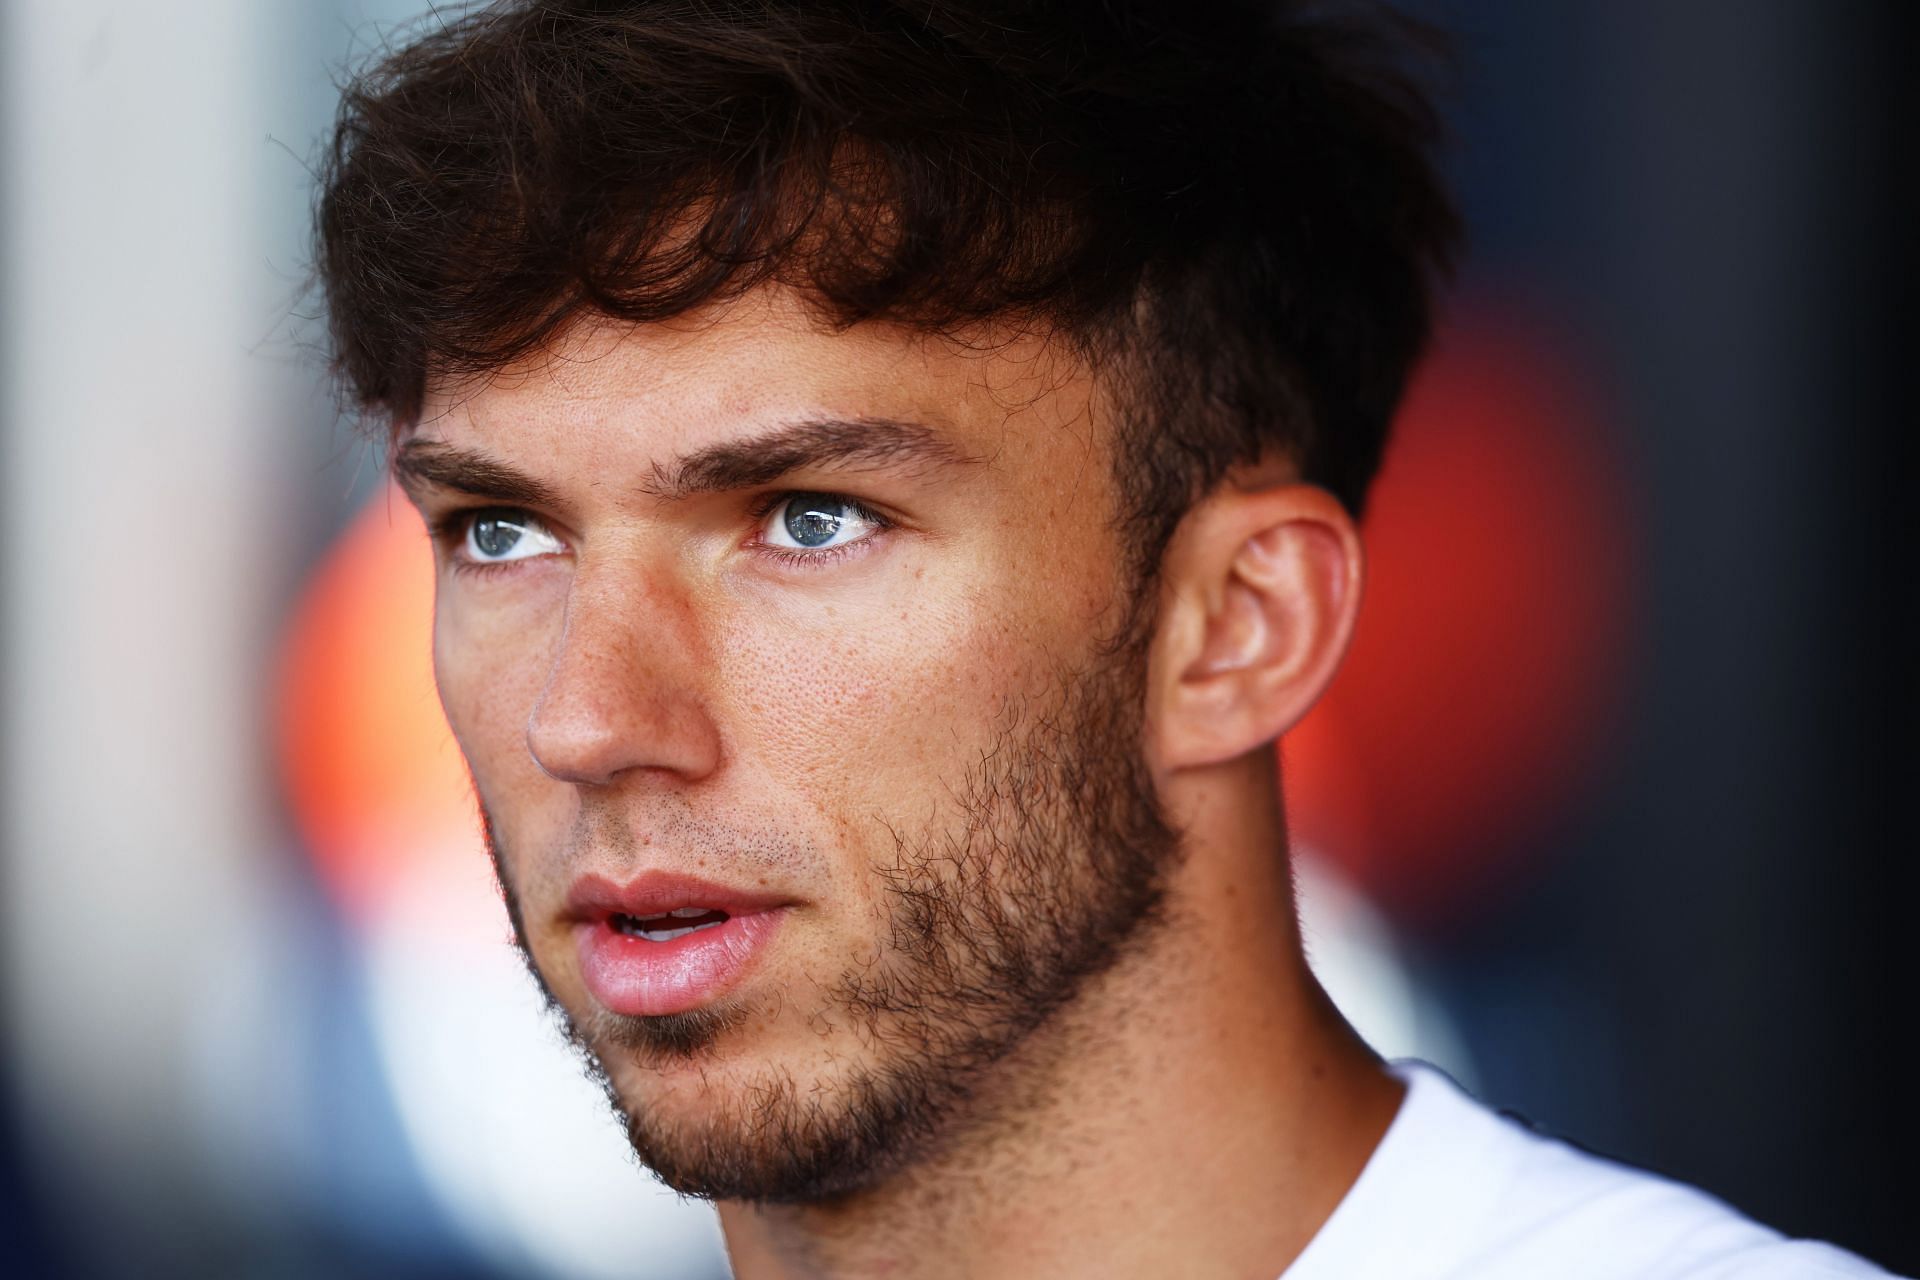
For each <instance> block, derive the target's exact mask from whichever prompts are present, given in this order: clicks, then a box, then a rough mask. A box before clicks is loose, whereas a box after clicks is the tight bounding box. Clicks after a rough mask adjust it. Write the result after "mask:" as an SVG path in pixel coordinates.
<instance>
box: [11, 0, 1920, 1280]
mask: <svg viewBox="0 0 1920 1280" xmlns="http://www.w3.org/2000/svg"><path fill="white" fill-rule="evenodd" d="M1405 7H1407V8H1409V9H1410V10H1412V11H1413V12H1416V13H1418V14H1421V15H1423V16H1426V17H1430V18H1433V19H1435V20H1436V21H1438V22H1440V23H1441V24H1443V25H1444V26H1446V27H1448V28H1449V29H1451V30H1452V31H1453V32H1454V33H1455V34H1456V36H1457V38H1458V40H1459V47H1460V67H1459V72H1458V77H1457V84H1456V85H1455V87H1454V89H1453V91H1452V94H1451V97H1450V98H1449V101H1448V114H1449V117H1450V119H1451V122H1452V128H1453V132H1454V135H1455V142H1454V146H1453V150H1452V152H1451V155H1450V165H1451V168H1452V171H1453V173H1454V175H1455V178H1456V180H1457V183H1458V187H1459V190H1460V192H1461V195H1462V199H1463V201H1464V204H1465V208H1466V212H1467V215H1468V219H1469V224H1470V226H1471V228H1472V237H1473V250H1472V255H1471V258H1470V262H1469V265H1468V267H1467V269H1466V271H1465V272H1464V273H1463V276H1462V278H1461V280H1460V282H1459V284H1458V287H1457V288H1456V289H1455V291H1454V292H1453V294H1452V296H1451V299H1450V301H1449V304H1448V311H1447V317H1446V322H1445V326H1444V331H1443V333H1442V336H1441V339H1440V341H1439V343H1438V344H1437V346H1436V348H1435V351H1434V354H1433V357H1432V358H1431V359H1430V361H1429V362H1428V364H1427V366H1426V368H1425V369H1424V371H1423V372H1422V374H1421V377H1420V380H1419V382H1418V384H1417V386H1416V388H1415V390H1414V393H1413V395H1412V396H1411V398H1410V400H1409V402H1408V405H1407V408H1406V412H1405V415H1404V418H1403V421H1402V423H1401V426H1400V435H1399V439H1398V443H1397V444H1396V445H1395V447H1394V449H1393V451H1392V452H1391V453H1390V455H1389V459H1388V463H1387V468H1386V471H1385V474H1384V475H1383V477H1382V480H1381V483H1380V488H1379V490H1378V496H1377V498H1376V500H1375V506H1374V509H1373V511H1372V513H1371V515H1370V516H1369V520H1368V536H1369V538H1370V539H1371V541H1372V549H1373V554H1374V558H1375V568H1374V579H1373V586H1372V591H1371V595H1370V598H1369V601H1368V605H1367V610H1366V614H1365V617H1364V619H1363V622H1362V625H1361V630H1360V635H1359V639H1358V641H1357V649H1356V653H1355V655H1354V658H1353V660H1352V662H1351V664H1350V665H1349V667H1348V668H1347V669H1346V670H1345V671H1344V672H1343V674H1342V676H1341V677H1340V681H1339V684H1338V686H1337V687H1336V689H1335V691H1334V693H1333V695H1332V696H1331V697H1330V698H1329V699H1328V701H1327V702H1326V704H1325V705H1324V706H1323V707H1321V708H1320V709H1319V710H1317V711H1316V712H1315V713H1314V716H1313V718H1312V719H1311V720H1310V721H1309V722H1308V723H1306V724H1305V725H1303V726H1302V727H1301V728H1300V729H1299V730H1298V731H1296V733H1294V734H1293V735H1291V736H1290V737H1289V740H1288V742H1287V743H1286V759H1287V776H1288V787H1289V792H1290V797H1291V801H1292V803H1293V805H1294V808H1295V812H1296V815H1297V818H1298V822H1299V826H1300V837H1301V841H1302V844H1303V846H1304V854H1305V870H1304V876H1305V881H1306V888H1305V892H1306V896H1307V899H1308V901H1307V906H1306V912H1307V915H1308V929H1309V933H1310V936H1311V939H1312V946H1313V954H1314V959H1315V963H1316V965H1317V966H1318V967H1319V968H1321V970H1322V972H1323V974H1324V975H1325V977H1326V980H1327V981H1328V983H1329V985H1330V987H1331V988H1332V989H1333V991H1334V994H1335V996H1336V998H1337V999H1338V1000H1339V1001H1340V1003H1341V1004H1342V1005H1343V1007H1345V1008H1346V1009H1347V1010H1348V1011H1349V1013H1350V1015H1351V1016H1352V1017H1353V1019H1354V1020H1355V1021H1356V1023H1357V1024H1358V1025H1360V1026H1361V1028H1362V1030H1363V1031H1365V1032H1366V1033H1367V1034H1368V1035H1369V1037H1370V1038H1371V1039H1372V1040H1373V1041H1374V1043H1375V1044H1376V1045H1377V1046H1379V1047H1380V1048H1381V1049H1382V1050H1383V1051H1384V1052H1387V1053H1390V1054H1396V1055H1398V1054H1417V1055H1419V1056H1423V1057H1427V1058H1430V1059H1432V1060H1434V1061H1436V1062H1439V1063H1441V1064H1442V1065H1444V1066H1446V1067H1447V1068H1448V1069H1450V1070H1452V1071H1453V1072H1454V1073H1455V1074H1457V1075H1459V1076H1460V1077H1461V1078H1462V1079H1463V1080H1466V1081H1468V1082H1469V1083H1470V1084H1472V1085H1473V1087H1474V1088H1475V1089H1476V1090H1477V1091H1478V1092H1479V1093H1480V1094H1481V1096H1482V1097H1484V1098H1485V1099H1486V1100H1487V1101H1489V1102H1491V1103H1494V1104H1496V1105H1498V1106H1502V1107H1508V1108H1512V1109H1515V1110H1517V1111H1520V1112H1522V1113H1524V1114H1525V1115H1527V1116H1529V1117H1531V1118H1532V1119H1534V1120H1535V1121H1537V1122H1539V1123H1540V1124H1541V1125H1542V1126H1544V1127H1546V1128H1548V1129H1550V1130H1552V1131H1555V1132H1559V1133H1563V1134H1566V1135H1569V1136H1573V1137H1575V1138H1577V1139H1579V1140H1580V1141H1581V1142H1582V1143H1583V1144H1585V1145H1587V1146H1589V1147H1592V1148H1594V1149H1597V1150H1600V1151H1603V1152H1606V1153H1609V1154H1613V1155H1617V1156H1620V1157H1623V1158H1625V1159H1628V1160H1631V1161H1634V1162H1636V1163H1639V1164H1643V1165H1646V1166H1649V1167H1651V1168H1654V1169H1658V1170H1661V1171H1663V1172H1667V1173H1670V1174H1673V1175H1675V1176H1678V1177H1681V1178H1684V1179H1687V1180H1690V1181H1695V1182H1698V1183H1701V1184H1702V1185H1704V1186H1706V1187H1708V1188H1710V1189H1712V1190H1714V1191H1715V1192H1717V1193H1718V1194H1720V1195H1721V1196H1723V1197H1724V1198H1726V1199H1728V1200H1729V1201H1731V1202H1732V1203H1733V1204H1734V1205H1736V1206H1738V1207H1739V1208H1741V1209H1743V1210H1745V1211H1746V1212H1748V1213H1750V1214H1752V1215H1754V1216H1757V1217H1759V1218H1762V1219H1764V1220H1766V1221H1769V1222H1772V1223H1775V1224H1777V1225H1778V1226H1780V1227H1781V1228H1783V1229H1785V1230H1787V1231H1789V1232H1792V1233H1795V1234H1804V1235H1813V1236H1820V1237H1825V1238H1829V1239H1832V1240H1835V1241H1837V1242H1839V1243H1841V1244H1844V1245H1846V1246H1848V1247H1850V1248H1853V1249H1855V1250H1858V1251H1861V1252H1863V1253H1866V1254H1867V1255H1868V1256H1871V1257H1873V1258H1875V1259H1877V1260H1879V1261H1881V1262H1882V1263H1884V1264H1886V1265H1889V1266H1892V1267H1894V1268H1895V1269H1896V1270H1899V1271H1902V1272H1908V1273H1913V1272H1920V1212H1916V1210H1915V1208H1914V1205H1915V1203H1916V1198H1917V1196H1920V1181H1917V1180H1916V1178H1915V1176H1914V1174H1913V1172H1912V1166H1913V1159H1912V1155H1911V1152H1912V1151H1913V1150H1914V1149H1915V1144H1916V1142H1917V1141H1920V1126H1916V1123H1915V1110H1916V1108H1915V1106H1914V1103H1913V1101H1912V1090H1911V1087H1910V1085H1909V1083H1908V1080H1907V1076H1908V1074H1909V1066H1908V1064H1909V1062H1910V1061H1911V1059H1908V1058H1905V1057H1903V1056H1902V1054H1901V1050H1902V1049H1903V1048H1904V1045H1905V1044H1906V1043H1907V1041H1908V1040H1909V1038H1910V1032H1911V1027H1912V1023H1913V1021H1914V1019H1915V1018H1916V1016H1917V1014H1920V1000H1916V996H1915V979H1916V976H1920V962H1917V961H1916V958H1915V953H1914V950H1913V930H1912V923H1911V922H1912V917H1913V907H1912V905H1911V904H1912V899H1911V897H1910V896H1909V894H1908V890H1909V889H1910V888H1911V887H1912V877H1911V875H1910V872H1909V870H1908V864H1909V863H1910V862H1911V860H1912V859H1913V857H1914V855H1915V853H1916V852H1920V847H1917V846H1916V842H1915V838H1914V833H1913V824H1912V822H1911V820H1910V817H1909V811H1910V805H1909V802H1908V800H1907V797H1908V795H1909V794H1910V793H1909V792H1908V791H1907V788H1908V786H1910V785H1912V782H1913V778H1912V772H1911V768H1912V765H1913V762H1914V761H1913V752H1912V751H1911V750H1910V747H1909V744H1910V732H1909V723H1910V716H1911V713H1912V711H1913V710H1914V708H1915V702H1914V699H1913V685H1912V680H1911V666H1912V663H1911V658H1912V656H1913V655H1914V654H1916V653H1920V647H1917V646H1916V643H1915V641H1916V639H1917V638H1920V637H1917V636H1916V631H1915V627H1914V615H1913V607H1912V603H1911V598H1912V595H1913V590H1914V572H1913V569H1912V566H1913V564H1914V552H1915V551H1916V549H1920V548H1917V545H1916V542H1915V535H1914V534H1913V533H1912V532H1911V531H1910V530H1909V529H1908V528H1906V527H1905V526H1904V525H1903V523H1902V522H1901V520H1900V518H1899V512H1900V511H1901V510H1903V509H1904V508H1905V507H1906V506H1907V505H1908V503H1907V502H1906V501H1905V497H1906V495H1905V490H1906V488H1907V486H1908V484H1909V483H1910V481H1909V477H1910V476H1912V475H1914V474H1915V472H1914V470H1913V467H1912V464H1913V462H1914V459H1913V456H1912V455H1913V449H1912V444H1911V433H1910V431H1909V430H1908V423H1909V420H1910V417H1911V412H1910V409H1909V407H1908V404H1907V398H1908V397H1907V395H1906V388H1905V387H1903V386H1898V385H1896V380H1897V379H1898V377H1899V375H1900V373H1901V371H1902V370H1903V369H1904V368H1905V367H1906V366H1907V364H1908V363H1910V362H1909V359H1908V356H1907V350H1906V348H1905V346H1904V338H1905V334H1906V331H1907V330H1906V326H1905V324H1904V322H1905V321H1906V320H1908V319H1910V314H1909V313H1910V309H1911V305H1912V303H1911V299H1912V297H1913V292H1912V288H1911V285H1912V280H1913V274H1912V270H1911V268H1912V267H1913V265H1914V264H1913V260H1912V258H1913V249H1912V235H1911V232H1910V230H1909V226H1910V224H1908V223H1907V222H1906V221H1905V220H1904V219H1903V218H1900V217H1898V216H1896V211H1897V210H1898V209H1899V208H1900V202H1901V199H1902V198H1903V197H1905V196H1906V195H1908V194H1910V192H1908V191H1906V190H1904V189H1902V188H1903V185H1904V183H1905V182H1906V181H1907V176H1908V175H1907V173H1906V171H1905V169H1904V168H1903V167H1902V166H1898V165H1896V160H1897V159H1900V158H1902V156H1903V154H1904V152H1905V151H1906V150H1907V149H1908V147H1909V145H1910V144H1908V143H1907V141H1906V138H1905V136H1904V135H1903V134H1901V133H1900V132H1899V131H1898V130H1897V129H1896V127H1895V123H1894V122H1895V120H1896V119H1897V118H1898V113H1897V107H1898V106H1899V105H1900V99H1901V98H1902V97H1904V96H1906V88H1905V84H1904V77H1905V76H1906V74H1907V73H1908V63H1909V62H1910V58H1909V56H1908V54H1909V51H1910V49H1911V48H1912V46H1911V45H1910V44H1909V43H1908V36H1909V35H1910V34H1911V33H1910V31H1909V30H1908V29H1907V28H1908V26H1909V23H1908V21H1907V15H1905V14H1903V13H1902V12H1901V11H1900V7H1899V6H1897V5H1892V4H1888V5H1882V6H1875V5H1868V4H1862V3H1844V2H1841V0H1560V2H1559V3H1555V4H1551V5H1543V4H1537V3H1528V2H1526V0H1471V2H1469V0H1419V2H1418V3H1409V4H1408V5H1406V6H1405ZM423 8H424V6H423V5H422V4H420V3H419V0H378V2H376V0H302V2H301V3H298V4H296V3H293V2H292V0H278V2H275V3H263V2H262V0H200V2H199V3H196V4H193V5H184V6H161V5H152V4H138V3H134V2H133V0H86V2H76V0H64V2H62V3H55V2H54V0H7V2H6V3H4V4H0V60H3V63H4V72H5V74H4V77H3V78H0V95H3V96H0V460H3V462H4V465H0V487H3V490H4V501H0V533H4V537H0V591H3V592H4V595H3V596H0V603H3V606H4V615H3V625H0V698H3V699H4V701H3V702H0V717H3V718H0V752H3V753H4V754H3V756H0V762H3V765H4V786H3V788H0V874H3V876H4V879H0V947H4V950H3V951H0V957H3V959H0V977H3V978H4V984H3V985H0V1258H4V1259H6V1262H5V1264H4V1269H5V1270H6V1271H7V1273H8V1274H9V1275H22V1276H36V1277H38V1276H48V1277H67V1276H75V1277H95V1276H99V1277H119V1276H142V1277H173V1276H196V1277H200V1276H207V1277H228V1276H235V1277H238V1276H275V1277H279V1276H291V1277H300V1276H316V1277H318V1276H337V1275H346V1274H351V1275H356V1276H373V1277H382V1276H392V1277H415V1276H429V1277H435V1276H444V1277H463V1278H464V1277H473V1278H475V1280H487V1278H493V1277H500V1278H510V1277H529V1278H532V1277H576V1276H577V1277H599V1276H608V1277H612V1276H635V1277H670V1278H673V1280H704V1278H708V1277H718V1276H721V1275H724V1273H725V1272H724V1262H723V1261H722V1259H721V1255H720V1253H719V1248H718V1241H717V1235H716V1233H715V1232H714V1229H713V1225H712V1221H711V1217H710V1214H709V1213H708V1211H707V1210H706V1209H705V1208H703V1207H701V1206H698V1205H692V1204H686V1203H683V1202H681V1201H679V1200H678V1199H676V1198H675V1197H673V1196H671V1195H670V1194H668V1193H666V1192H664V1191H663V1190H661V1189H660V1188H659V1187H658V1186H657V1185H656V1184H654V1183H652V1182H651V1181H650V1180H649V1179H648V1178H647V1177H646V1175H644V1174H643V1173H642V1172H640V1171H639V1170H637V1169H636V1168H634V1167H633V1166H632V1164H631V1162H630V1160H629V1159H628V1158H627V1156H626V1154H625V1152H624V1145H623V1143H622V1142H621V1140H620V1137H619V1135H618V1133H617V1131H616V1129H615V1128H614V1126H613V1125H612V1123H611V1122H610V1121H609V1120H608V1119H606V1118H605V1117H604V1116H603V1115H602V1111H603V1110H604V1105H603V1103H602V1102H601V1100H600V1098H599V1095H598V1093H597V1090H596V1089H595V1088H594V1087H593V1086H591V1085H590V1084H588V1083H587V1082H586V1080H585V1079H584V1078H583V1077H582V1075H581V1073H580V1071H579V1070H578V1068H577V1067H576V1066H575V1065H574V1064H573V1063H572V1061H571V1059H570V1058H569V1057H568V1055H567V1054H566V1052H565V1051H564V1050H563V1049H562V1048H561V1047H560V1043H559V1039H558V1037H557V1035H556V1034H555V1033H554V1032H553V1030H552V1029H551V1028H550V1027H549V1026H547V1024H546V1023H545V1021H544V1020H543V1017H542V1015H541V1013H540V1011H539V1006H538V1001H537V999H536V997H535V996H534V994H533V992H532V989H531V987H530V985H529V984H528V983H527V981H526V980H525V978H524V977H523V976H522V975H521V974H520V972H519V969H518V961H517V960H516V959H515V958H514V957H513V956H512V955H511V954H510V952H509V950H508V948H507V946H506V944H505V941H504V938H505V932H506V926H505V923H504V919H503V918H502V915H501V913H500V911H499V908H498V906H497V904H496V903H495V901H494V896H493V889H492V886H491V883H490V879H489V874H488V872H487V870H486V867H485V865H484V859H483V857H482V855H481V853H480V850H479V848H478V844H477V841H476V839H475V836H474V834H473V831H472V823H471V818H470V815H469V812H468V801H467V799H466V795H465V787H464V781H463V778H462V775H461V773H460V769H459V764H458V759H457V756H456V755H455V754H454V753H453V751H452V748H451V746H450V744H449V743H448V741H447V739H446V737H445V734H444V729H443V728H442V726H441V724H440V722H439V719H438V711H437V707H436V705H435V703H434V700H433V694H432V689H431V686H430V683H429V677H428V672H427V645H426V642H427V631H426V626H427V616H428V609H429V603H430V601H429V597H430V590H431V584H430V582H429V580H428V577H427V569H426V562H427V561H426V558H427V552H426V546H425V540H424V535H423V534H422V532H421V531H420V529H419V527H418V524H417V522H416V520H415V518H414V517H413V516H412V514H411V512H410V511H409V510H408V509H406V508H405V507H404V506H401V505H398V504H396V503H394V502H393V501H391V500H390V498H389V495H388V494H387V492H386V489H385V487H384V481H383V477H382V475H381V464H380V460H379V458H378V457H377V456H375V455H374V454H373V453H372V452H371V451H370V450H368V449H367V448H365V447H363V446H362V445H361V444H360V443H359V442H357V441H356V440H355V438H354V437H353V435H352V433H351V431H350V430H348V428H347V427H345V426H344V425H343V424H342V423H341V422H340V421H339V419H338V417H337V415H336V412H335V406H334V402H333V400H332V398H331V395H330V393H329V391H328V389H327V387H326V384H325V379H324V377H323V376H322V370H321V357H320V354H319V351H318V347H317V331H316V329H315V327H314V325H313V317H312V309H313V306H314V304H313V302H312V300H311V299H309V298H305V297H303V295H302V285H303V281H304V276H305V271H306V265H307V255H306V246H305V236H306V226H307V218H308V213H309V207H310V201H311V198H312V187H311V178H310V169H311V163H312V161H313V158H314V156H315V155H316V149H317V147H318V145H319V141H320V139H321V137H322V136H323V133H324V131H325V128H326V124H327V121H328V120H329V118H330V116H331V113H332V110H333V104H334V100H335V83H336V78H337V77H338V76H339V74H340V73H341V71H342V69H343V68H344V67H347V66H349V65H353V64H356V63H357V62H359V61H361V60H363V59H364V58H366V57H368V56H369V55H371V54H374V53H376V52H377V51H378V50H379V49H380V48H381V47H382V46H383V44H385V43H386V42H387V41H388V40H389V39H390V38H391V32H392V31H393V29H394V24H396V23H398V22H402V21H405V20H409V19H413V18H416V17H418V15H419V14H420V12H421V11H422V9H423Z"/></svg>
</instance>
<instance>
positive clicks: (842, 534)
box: [760, 493, 885, 551]
mask: <svg viewBox="0 0 1920 1280" xmlns="http://www.w3.org/2000/svg"><path fill="white" fill-rule="evenodd" d="M884 523H885V522H884V521H882V520H881V519H880V517H879V516H877V515H875V514H874V513H873V512H871V511H869V510H867V509H866V508H865V507H863V506H861V505H860V504H859V503H857V502H855V501H853V500H852V499H851V498H842V497H840V496H839V495H837V494H831V493H795V494H790V495H788V496H787V497H785V498H783V499H781V500H780V501H779V502H777V503H775V504H774V506H773V509H772V510H771V511H769V512H767V520H766V524H765V526H764V527H763V528H762V529H761V531H760V536H761V538H762V539H763V540H764V541H765V542H766V544H767V545H768V546H770V547H780V548H782V549H784V550H788V551H825V550H828V549H830V548H833V547H843V546H846V545H848V544H849V543H854V542H858V541H860V540H861V539H862V538H865V537H869V536H871V535H872V534H873V533H874V532H875V531H876V530H878V529H880V528H882V527H883V525H884Z"/></svg>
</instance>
